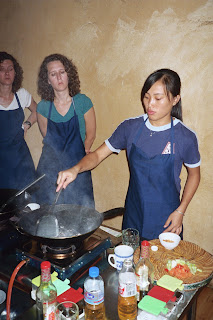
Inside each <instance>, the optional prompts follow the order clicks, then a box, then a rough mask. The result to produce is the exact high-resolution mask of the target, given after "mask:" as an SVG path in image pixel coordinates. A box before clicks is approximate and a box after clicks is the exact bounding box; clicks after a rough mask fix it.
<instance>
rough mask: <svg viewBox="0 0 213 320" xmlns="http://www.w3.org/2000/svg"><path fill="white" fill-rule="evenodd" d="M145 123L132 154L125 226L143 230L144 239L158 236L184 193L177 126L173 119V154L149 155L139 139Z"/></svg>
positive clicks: (134, 142)
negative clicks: (179, 183)
mask: <svg viewBox="0 0 213 320" xmlns="http://www.w3.org/2000/svg"><path fill="white" fill-rule="evenodd" d="M144 126H145V122H143V124H142V126H141V127H140V128H139V130H138V131H137V133H136V136H135V138H134V140H133V143H132V146H131V150H130V154H129V166H130V182H129V188H128V192H127V197H126V203H125V208H126V210H125V214H124V219H123V229H126V228H135V229H137V230H139V233H140V236H141V238H145V239H147V240H151V239H156V238H158V236H159V234H160V233H161V232H163V231H164V230H165V228H164V227H163V226H164V224H165V222H166V220H167V219H168V217H169V215H170V214H171V213H172V212H173V211H174V210H175V209H176V208H178V206H179V204H180V195H179V192H178V190H177V188H176V185H175V178H174V153H173V141H174V128H173V120H172V119H171V154H160V155H156V156H154V157H148V155H147V154H146V153H144V152H143V151H142V150H141V149H140V148H139V147H137V145H136V144H137V141H138V139H139V137H140V135H141V133H142V131H143V128H144Z"/></svg>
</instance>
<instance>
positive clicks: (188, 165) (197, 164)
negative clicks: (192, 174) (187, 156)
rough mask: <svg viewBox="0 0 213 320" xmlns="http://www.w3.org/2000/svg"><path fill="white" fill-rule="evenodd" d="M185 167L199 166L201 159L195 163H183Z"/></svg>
mask: <svg viewBox="0 0 213 320" xmlns="http://www.w3.org/2000/svg"><path fill="white" fill-rule="evenodd" d="M184 164H185V166H186V167H189V168H197V167H199V166H200V164H201V160H200V161H199V162H197V163H195V164H188V163H184Z"/></svg>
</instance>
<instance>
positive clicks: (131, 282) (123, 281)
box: [118, 259, 137, 320]
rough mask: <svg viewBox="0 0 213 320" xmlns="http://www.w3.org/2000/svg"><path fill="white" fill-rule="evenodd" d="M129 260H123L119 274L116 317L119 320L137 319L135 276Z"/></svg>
mask: <svg viewBox="0 0 213 320" xmlns="http://www.w3.org/2000/svg"><path fill="white" fill-rule="evenodd" d="M132 263H133V262H132V260H131V259H125V260H124V262H123V267H122V269H121V271H120V272H119V276H118V282H119V292H118V316H119V319H120V320H135V319H137V298H136V276H135V271H134V268H133V265H132Z"/></svg>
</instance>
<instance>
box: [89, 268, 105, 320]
mask: <svg viewBox="0 0 213 320" xmlns="http://www.w3.org/2000/svg"><path fill="white" fill-rule="evenodd" d="M84 302H85V309H84V313H85V320H105V306H104V281H103V279H102V277H101V276H100V275H99V269H98V267H91V268H90V269H89V277H87V278H86V280H85V281H84Z"/></svg>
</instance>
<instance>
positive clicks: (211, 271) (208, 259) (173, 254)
mask: <svg viewBox="0 0 213 320" xmlns="http://www.w3.org/2000/svg"><path fill="white" fill-rule="evenodd" d="M149 243H150V246H153V245H155V246H158V251H152V250H150V260H151V262H152V264H153V265H154V278H155V280H156V281H157V280H159V279H160V278H161V277H162V276H163V275H165V274H169V273H168V272H166V271H165V269H166V268H167V267H166V265H167V261H168V259H170V260H174V259H179V258H182V259H186V260H188V261H190V262H192V263H195V264H196V266H197V268H199V269H201V270H202V272H198V271H197V272H196V274H195V275H192V276H190V277H188V278H186V279H183V284H184V289H188V290H190V289H193V288H196V287H199V286H202V285H205V284H206V283H205V282H206V281H207V280H208V281H210V279H211V277H212V276H213V257H212V255H211V254H210V253H208V252H207V251H205V250H204V249H202V248H200V247H199V246H198V245H196V244H194V243H192V242H189V241H184V240H181V241H180V243H179V245H178V246H177V247H176V248H175V249H173V250H167V249H165V248H164V247H163V246H162V245H161V243H160V240H158V239H155V240H151V241H149ZM139 257H140V248H139V247H138V248H137V249H136V250H135V252H134V263H135V264H136V263H137V262H138V260H139Z"/></svg>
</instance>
